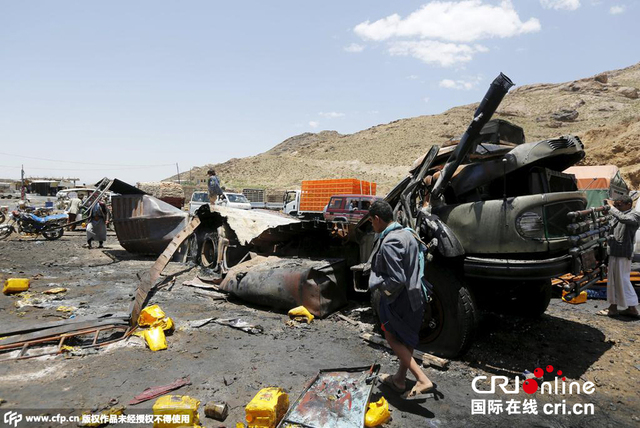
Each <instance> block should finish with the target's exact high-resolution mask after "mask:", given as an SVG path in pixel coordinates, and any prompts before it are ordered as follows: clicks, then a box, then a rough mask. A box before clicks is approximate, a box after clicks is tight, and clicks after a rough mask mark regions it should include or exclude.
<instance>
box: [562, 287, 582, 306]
mask: <svg viewBox="0 0 640 428" xmlns="http://www.w3.org/2000/svg"><path fill="white" fill-rule="evenodd" d="M567 294H569V293H567V292H566V291H564V290H563V291H562V300H563V301H565V302H567V303H571V304H573V305H579V304H580V303H585V302H586V301H587V292H586V291H582V292H581V293H580V294H578V295H577V296H576V297H574V298H573V299H571V300H567V299H565V298H564V296H566V295H567Z"/></svg>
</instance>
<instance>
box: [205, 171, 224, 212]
mask: <svg viewBox="0 0 640 428" xmlns="http://www.w3.org/2000/svg"><path fill="white" fill-rule="evenodd" d="M207 174H209V182H208V183H207V187H208V188H209V202H211V205H213V204H215V203H216V200H217V199H218V196H220V195H222V188H221V187H220V179H219V178H218V176H217V175H216V172H215V171H214V170H212V169H210V170H209V171H207Z"/></svg>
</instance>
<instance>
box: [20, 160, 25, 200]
mask: <svg viewBox="0 0 640 428" xmlns="http://www.w3.org/2000/svg"><path fill="white" fill-rule="evenodd" d="M20 200H22V201H24V200H25V199H24V165H22V167H21V168H20Z"/></svg>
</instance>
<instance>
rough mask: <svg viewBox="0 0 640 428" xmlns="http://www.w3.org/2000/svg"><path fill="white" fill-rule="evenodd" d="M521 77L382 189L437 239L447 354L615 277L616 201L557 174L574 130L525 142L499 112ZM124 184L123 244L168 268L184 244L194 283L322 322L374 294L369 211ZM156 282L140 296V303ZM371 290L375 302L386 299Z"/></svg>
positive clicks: (435, 341)
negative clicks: (196, 202) (482, 319)
mask: <svg viewBox="0 0 640 428" xmlns="http://www.w3.org/2000/svg"><path fill="white" fill-rule="evenodd" d="M512 85H513V84H512V83H511V81H510V80H509V79H508V78H507V77H506V76H504V75H502V74H501V75H500V76H498V77H497V78H496V79H495V80H494V82H493V83H492V84H491V87H490V89H489V91H488V92H487V94H486V95H485V97H484V99H483V100H482V102H481V103H480V105H479V107H478V109H477V110H476V112H475V114H474V117H473V118H472V121H471V124H470V125H469V127H468V129H467V130H466V132H465V133H464V134H463V136H462V137H461V138H460V140H459V141H458V142H457V143H454V144H451V145H449V146H445V147H439V146H437V145H434V146H432V147H431V148H429V149H428V151H427V153H426V154H425V155H424V156H423V157H421V158H420V159H418V160H417V161H416V162H415V164H414V165H413V167H412V168H411V169H410V173H409V175H408V176H407V177H406V178H405V179H403V180H402V181H401V182H400V183H399V184H398V185H397V186H396V187H395V188H394V189H393V190H392V191H391V192H389V194H387V196H386V200H387V201H388V202H389V203H390V204H391V206H392V207H393V208H394V215H395V218H396V220H397V221H399V222H400V223H402V224H403V225H405V226H407V227H411V228H413V229H414V230H415V231H416V232H418V234H419V236H420V238H421V239H422V240H423V241H424V243H426V244H427V247H428V248H429V254H428V257H427V260H428V263H427V266H426V278H427V280H428V282H429V285H430V287H429V288H430V289H431V290H430V293H429V301H428V304H427V308H426V310H425V316H424V322H423V327H422V330H421V333H420V339H421V343H422V346H421V349H424V350H426V351H428V352H432V353H435V354H438V355H442V356H447V357H454V356H457V355H459V354H461V353H462V352H464V351H465V350H466V349H467V348H468V346H469V345H470V344H471V341H472V337H473V333H474V330H475V328H476V325H477V322H478V318H479V311H480V310H481V309H490V310H496V309H497V310H502V311H506V312H512V313H516V314H519V315H529V316H537V315H540V314H542V313H543V312H544V311H545V310H546V308H547V306H548V304H549V299H550V296H551V278H554V277H557V276H561V275H565V274H573V275H575V277H574V278H573V279H572V280H569V281H567V283H566V285H565V286H564V287H565V291H566V292H567V293H568V294H567V295H566V296H565V298H567V299H571V298H572V297H574V296H576V295H577V294H578V293H579V292H580V291H582V290H584V289H586V288H588V287H590V286H591V285H593V284H594V283H595V282H596V281H598V280H599V279H601V278H604V275H605V273H606V265H605V261H606V238H605V235H606V233H607V230H608V227H609V226H608V220H609V218H608V215H607V211H608V209H607V208H606V207H594V208H591V209H589V210H587V209H586V206H587V199H586V196H585V194H584V193H583V192H580V191H578V190H577V186H576V180H575V177H574V176H572V175H569V174H564V173H562V172H561V171H564V170H565V169H566V168H568V167H569V166H571V165H574V164H575V163H577V162H579V161H580V160H581V159H582V158H583V157H584V155H585V154H584V147H583V145H582V143H581V142H580V139H579V138H578V137H574V136H563V137H559V138H554V139H550V140H543V141H538V142H526V141H525V136H524V133H523V131H522V128H520V127H518V126H516V125H513V124H510V123H508V122H506V121H501V120H494V121H490V119H491V116H492V115H493V113H494V112H495V110H496V108H497V107H498V105H499V104H500V102H501V100H502V98H503V97H504V95H505V94H506V93H507V92H508V90H509V88H510V87H511V86H512ZM121 187H122V189H119V190H116V191H117V192H118V193H120V194H121V195H122V196H120V197H116V198H114V223H115V226H116V233H117V234H118V239H119V240H120V242H121V243H122V245H123V247H125V248H126V249H127V250H128V251H133V252H149V250H151V249H155V250H154V251H152V252H153V253H155V254H159V253H160V252H163V251H164V252H163V254H162V255H161V256H160V257H159V258H158V260H157V261H156V264H159V266H162V265H163V264H166V263H167V262H168V260H169V259H171V257H173V256H174V254H176V252H178V251H179V249H180V251H179V252H180V253H182V254H183V255H184V256H185V257H186V259H187V260H193V261H196V262H198V263H199V264H201V266H202V268H201V270H200V273H199V274H198V278H199V279H200V280H203V281H205V282H207V281H208V282H210V283H213V284H217V285H216V287H218V288H219V289H220V290H222V291H225V292H228V293H230V294H233V295H235V296H236V297H238V298H241V299H244V300H246V301H249V302H252V303H255V304H259V305H266V306H269V307H272V308H274V309H279V310H285V311H287V310H289V309H291V308H293V307H295V306H299V305H304V306H305V307H306V308H307V309H308V310H309V311H310V312H311V313H312V314H313V315H314V316H316V317H319V318H322V317H325V316H328V315H330V314H331V313H332V312H334V311H335V310H337V309H339V308H340V307H341V306H343V305H345V304H346V302H347V297H348V295H347V291H349V292H352V293H354V295H356V294H355V291H364V292H366V291H367V283H368V277H369V263H368V261H369V259H370V256H371V252H372V248H373V244H374V241H375V234H374V233H373V230H372V227H371V224H370V222H369V221H368V220H367V218H366V217H365V218H363V219H362V220H361V221H360V222H359V223H358V224H349V223H345V222H331V221H322V220H312V221H309V220H300V219H297V218H293V217H290V216H286V215H284V214H279V213H272V212H262V211H260V210H236V209H232V208H226V207H219V206H214V207H210V206H209V204H205V205H203V206H202V207H200V208H199V209H198V210H197V211H196V216H195V217H194V218H193V219H190V220H189V219H188V218H187V217H186V216H187V214H186V213H180V212H171V211H170V210H169V208H170V207H163V206H160V204H159V201H157V200H155V198H152V197H150V196H148V195H139V194H132V195H127V193H131V192H132V190H131V189H128V188H125V186H121ZM129 187H131V186H129ZM136 190H137V189H136ZM138 193H139V191H138ZM178 214H180V215H178ZM187 222H188V224H187ZM169 241H171V242H170V243H169ZM167 243H169V244H168V245H167ZM165 247H166V248H165ZM163 249H164V250H163ZM154 266H155V265H154ZM154 270H155V274H153V275H151V277H152V279H153V278H157V277H158V275H159V270H158V269H155V268H153V269H152V271H154ZM153 283H154V281H151V282H149V283H148V286H146V288H144V289H143V291H142V292H139V293H137V294H136V307H137V308H138V309H139V308H141V307H142V306H143V303H144V300H145V299H146V295H147V292H148V290H149V289H150V287H151V286H152V284H153ZM354 289H355V291H354ZM352 297H353V295H352ZM370 297H371V300H372V306H373V308H374V309H377V306H378V305H377V302H378V300H379V296H378V295H377V294H376V293H373V295H372V296H370ZM133 313H134V315H135V313H136V312H135V311H134V312H133ZM132 319H136V318H135V316H134V317H133V318H132Z"/></svg>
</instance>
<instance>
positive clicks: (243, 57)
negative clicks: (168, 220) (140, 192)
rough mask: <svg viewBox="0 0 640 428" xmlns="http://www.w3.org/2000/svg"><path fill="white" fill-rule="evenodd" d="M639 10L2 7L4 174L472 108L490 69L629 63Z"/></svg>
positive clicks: (245, 151)
mask: <svg viewBox="0 0 640 428" xmlns="http://www.w3.org/2000/svg"><path fill="white" fill-rule="evenodd" d="M639 3H640V0H621V1H617V0H616V1H608V0H512V1H508V0H503V1H500V0H496V1H491V0H465V1H424V0H423V1H402V2H393V1H382V0H352V1H349V0H342V1H333V0H324V1H322V2H310V1H293V0H291V1H278V0H271V1H268V2H267V1H242V0H236V1H233V2H222V1H213V0H211V1H196V0H192V1H180V2H178V1H168V0H153V1H150V0H137V1H119V0H110V1H108V2H107V1H103V2H88V1H64V0H57V1H29V2H24V1H15V0H0V178H10V179H18V178H19V177H20V167H21V165H24V169H25V175H26V176H28V177H29V176H30V177H35V176H40V177H42V176H64V177H77V178H79V179H80V182H81V183H82V182H86V183H93V182H95V181H97V180H99V179H100V178H102V177H104V176H108V177H117V178H120V179H122V180H125V181H128V182H131V183H135V182H138V181H153V180H160V179H163V178H166V177H169V176H171V175H173V174H175V173H176V170H177V169H178V168H179V170H180V171H187V170H189V169H190V168H191V167H193V166H202V165H205V164H208V163H219V162H224V161H226V160H228V159H230V158H239V157H245V156H252V155H256V154H259V153H262V152H264V151H267V150H269V149H270V148H271V147H273V146H275V145H277V144H279V143H280V142H282V141H283V140H285V139H287V138H289V137H291V136H294V135H298V134H301V133H304V132H320V131H322V130H336V131H338V132H340V133H343V134H348V133H354V132H357V131H360V130H363V129H366V128H369V127H371V126H375V125H378V124H381V123H388V122H391V121H393V120H397V119H402V118H408V117H415V116H420V115H429V114H438V113H441V112H443V111H445V110H447V109H449V108H451V107H454V106H457V105H463V104H469V103H473V102H477V101H480V99H481V98H482V96H483V95H484V93H485V92H486V90H487V88H488V85H489V84H490V83H491V81H492V80H493V78H494V77H495V76H497V75H498V73H500V72H504V73H505V74H506V75H507V76H509V77H510V78H511V79H512V80H513V81H514V83H516V85H525V84H532V83H556V82H564V81H569V80H575V79H579V78H583V77H588V76H591V75H594V74H597V73H599V72H601V71H606V70H614V69H619V68H624V67H627V66H630V65H633V64H635V63H637V62H638V61H640V55H639V51H640V44H638V40H640V29H639V28H640V27H639V26H638V25H637V22H638V18H640V4H639ZM462 131H463V130H461V132H462ZM176 164H177V166H176Z"/></svg>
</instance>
